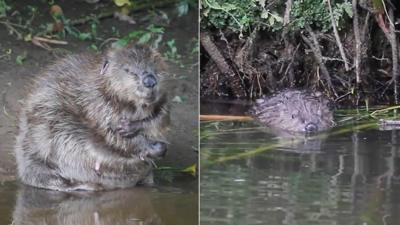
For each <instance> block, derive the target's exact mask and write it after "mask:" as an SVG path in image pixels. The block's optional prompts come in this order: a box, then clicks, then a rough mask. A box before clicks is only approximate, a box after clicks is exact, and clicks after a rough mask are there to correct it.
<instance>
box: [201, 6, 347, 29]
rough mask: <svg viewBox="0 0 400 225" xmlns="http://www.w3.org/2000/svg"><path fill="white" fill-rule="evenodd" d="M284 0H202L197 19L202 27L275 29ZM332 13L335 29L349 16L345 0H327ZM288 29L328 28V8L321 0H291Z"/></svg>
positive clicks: (281, 22)
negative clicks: (306, 27) (305, 27)
mask: <svg viewBox="0 0 400 225" xmlns="http://www.w3.org/2000/svg"><path fill="white" fill-rule="evenodd" d="M285 3H286V1H283V0H277V1H272V0H270V1H267V0H251V1H241V0H233V1H230V0H202V1H201V17H202V18H201V19H202V26H203V28H209V27H215V28H218V29H226V28H228V29H231V30H233V31H234V32H237V33H240V34H242V33H243V32H248V31H251V29H252V28H254V27H255V26H259V27H260V28H261V29H270V30H272V31H278V30H281V29H282V28H283V15H284V12H285V8H286V5H285ZM331 3H332V10H333V16H334V18H335V21H336V23H337V24H336V25H337V27H338V29H341V28H343V27H344V25H345V22H346V21H345V19H346V18H348V17H352V15H353V14H352V8H351V2H350V1H349V0H339V1H334V0H331ZM290 16H291V18H290V21H291V24H290V25H291V28H292V29H293V30H299V29H304V26H305V25H306V24H309V25H311V26H313V27H315V28H317V29H320V30H321V31H323V32H326V31H329V30H331V29H332V24H331V19H330V14H329V9H328V5H327V2H326V1H323V0H294V1H293V6H292V10H291V15H290Z"/></svg>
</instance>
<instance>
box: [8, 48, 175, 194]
mask: <svg viewBox="0 0 400 225" xmlns="http://www.w3.org/2000/svg"><path fill="white" fill-rule="evenodd" d="M160 65H162V61H161V59H160V57H159V55H158V54H157V53H155V52H154V51H152V50H151V49H149V48H146V47H143V46H132V45H131V46H128V47H126V48H122V49H111V50H108V51H107V52H106V53H104V54H102V55H90V54H80V55H73V56H69V57H66V58H64V59H61V60H59V61H57V62H56V63H55V64H54V65H52V66H50V67H48V68H47V69H46V70H44V71H43V72H42V73H41V75H40V76H39V77H38V78H37V79H36V80H35V84H34V87H33V88H32V91H31V92H30V94H29V95H28V97H27V99H26V101H25V103H24V106H23V108H22V111H21V115H20V123H19V134H18V136H17V140H16V146H15V152H16V159H17V164H18V175H19V177H20V179H21V181H22V182H23V183H25V184H28V185H32V186H36V187H41V188H47V189H54V190H60V191H72V190H102V189H113V188H123V187H129V186H134V185H136V184H139V183H144V184H151V183H152V182H153V177H152V167H153V165H152V164H153V163H154V162H153V160H154V159H157V158H160V157H162V156H164V155H165V153H166V140H165V131H166V130H167V126H168V123H169V115H168V110H167V107H166V106H167V98H166V94H165V93H164V90H163V85H162V84H161V81H162V73H161V71H160Z"/></svg>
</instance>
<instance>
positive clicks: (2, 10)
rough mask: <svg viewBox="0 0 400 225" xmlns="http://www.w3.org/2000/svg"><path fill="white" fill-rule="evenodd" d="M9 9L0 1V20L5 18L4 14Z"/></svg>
mask: <svg viewBox="0 0 400 225" xmlns="http://www.w3.org/2000/svg"><path fill="white" fill-rule="evenodd" d="M10 9H11V7H10V6H9V5H7V3H6V1H5V0H0V18H3V17H6V16H7V15H6V13H7V11H8V10H10Z"/></svg>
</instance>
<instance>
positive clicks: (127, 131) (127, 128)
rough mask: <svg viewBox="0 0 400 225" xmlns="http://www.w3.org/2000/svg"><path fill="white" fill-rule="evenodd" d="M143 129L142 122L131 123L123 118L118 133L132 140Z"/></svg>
mask: <svg viewBox="0 0 400 225" xmlns="http://www.w3.org/2000/svg"><path fill="white" fill-rule="evenodd" d="M142 128H143V126H142V123H141V121H130V120H129V119H126V118H123V119H121V120H120V121H119V123H118V125H117V127H116V132H117V133H118V134H119V135H121V136H122V137H126V138H131V137H134V136H136V135H137V134H138V133H139V131H141V130H142Z"/></svg>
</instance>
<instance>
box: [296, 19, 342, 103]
mask: <svg viewBox="0 0 400 225" xmlns="http://www.w3.org/2000/svg"><path fill="white" fill-rule="evenodd" d="M306 30H307V31H308V33H309V34H310V36H311V39H310V38H308V37H306V36H304V35H303V34H301V37H302V39H303V40H304V42H306V44H307V45H308V46H309V47H310V48H311V51H312V52H313V53H314V58H315V60H316V61H317V63H318V65H319V67H320V69H321V73H322V76H323V78H324V80H325V81H326V83H327V84H328V88H329V89H331V90H332V92H333V94H334V95H335V96H336V97H337V96H338V94H337V93H336V90H335V88H334V87H333V85H332V81H331V76H330V75H329V72H328V69H327V68H326V66H325V63H324V62H323V56H322V53H321V49H320V48H319V43H318V39H317V35H315V33H314V31H313V30H312V29H311V27H310V26H308V25H306Z"/></svg>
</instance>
